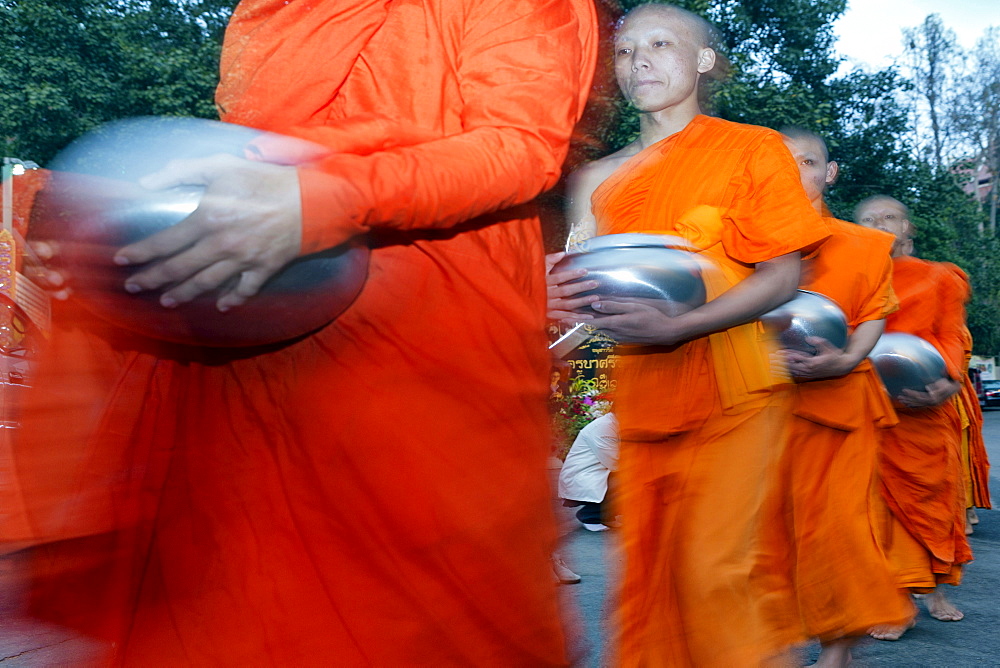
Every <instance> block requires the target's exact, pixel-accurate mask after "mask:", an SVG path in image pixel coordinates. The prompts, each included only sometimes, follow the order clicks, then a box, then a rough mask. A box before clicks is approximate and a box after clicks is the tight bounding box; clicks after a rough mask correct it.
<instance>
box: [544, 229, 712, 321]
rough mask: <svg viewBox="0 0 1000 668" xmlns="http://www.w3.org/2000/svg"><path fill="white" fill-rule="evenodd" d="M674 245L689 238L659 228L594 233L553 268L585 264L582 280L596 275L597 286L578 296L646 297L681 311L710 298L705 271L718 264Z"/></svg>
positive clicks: (668, 311)
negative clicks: (650, 231) (649, 231)
mask: <svg viewBox="0 0 1000 668" xmlns="http://www.w3.org/2000/svg"><path fill="white" fill-rule="evenodd" d="M668 246H670V247H668ZM674 246H685V242H684V241H683V240H682V239H679V238H677V237H673V236H667V235H659V234H608V235H603V236H599V237H593V238H591V239H587V240H586V241H584V242H582V243H581V244H578V245H577V246H575V247H574V252H571V253H570V254H569V255H567V256H566V257H564V258H563V259H562V260H560V261H559V262H558V263H557V264H556V266H555V267H553V269H552V271H553V272H561V271H573V270H576V269H586V270H587V275H586V276H584V277H583V278H581V279H579V281H597V287H596V288H594V289H593V290H588V291H586V292H582V293H580V295H578V296H586V295H598V296H600V298H601V299H604V300H609V301H624V302H642V303H646V304H650V305H652V306H655V307H656V308H659V309H660V310H661V311H663V312H664V313H666V314H667V315H679V314H681V313H684V312H686V311H690V310H692V309H695V308H697V307H699V306H701V305H702V304H704V303H705V299H706V293H705V283H704V280H703V274H704V273H705V272H706V271H711V270H713V269H714V267H713V265H712V264H711V263H710V262H708V261H707V260H706V259H705V258H703V257H702V256H700V255H698V254H696V253H693V252H691V251H690V250H679V249H678V248H676V247H674ZM685 247H686V246H685ZM574 282H578V281H574ZM586 310H587V311H588V312H591V313H592V312H593V311H592V310H591V309H590V308H589V307H588V308H587V309H586Z"/></svg>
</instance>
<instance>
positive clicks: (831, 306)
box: [760, 290, 847, 355]
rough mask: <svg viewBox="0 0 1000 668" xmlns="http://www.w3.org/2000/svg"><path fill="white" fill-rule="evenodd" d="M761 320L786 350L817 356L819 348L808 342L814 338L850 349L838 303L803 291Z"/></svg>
mask: <svg viewBox="0 0 1000 668" xmlns="http://www.w3.org/2000/svg"><path fill="white" fill-rule="evenodd" d="M760 320H761V322H763V323H764V326H765V327H766V328H767V330H768V331H769V332H771V333H772V334H773V335H774V336H776V337H777V338H778V340H779V342H780V344H781V347H782V348H785V349H789V350H799V351H801V352H804V353H809V354H810V355H815V354H816V353H817V350H816V347H815V346H813V345H810V344H809V343H808V342H807V341H806V339H808V338H809V337H812V336H816V337H819V338H821V339H826V340H827V341H829V342H830V343H831V344H833V346H834V347H835V348H840V349H841V350H843V349H844V347H845V346H846V345H847V318H845V317H844V312H843V311H841V310H840V307H839V306H837V304H836V302H834V301H833V300H831V299H829V298H828V297H825V296H823V295H821V294H819V293H818V292H810V291H809V290H799V291H798V294H797V295H796V296H795V297H794V298H793V299H791V300H789V301H787V302H785V303H784V304H782V305H781V306H779V307H778V308H776V309H774V310H772V311H768V312H767V313H765V314H764V315H762V316H761V317H760Z"/></svg>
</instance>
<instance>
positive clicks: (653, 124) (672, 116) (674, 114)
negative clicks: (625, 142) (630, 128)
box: [639, 106, 701, 148]
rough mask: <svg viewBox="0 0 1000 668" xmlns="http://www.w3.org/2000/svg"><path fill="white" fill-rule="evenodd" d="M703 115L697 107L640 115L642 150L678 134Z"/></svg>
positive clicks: (640, 142)
mask: <svg viewBox="0 0 1000 668" xmlns="http://www.w3.org/2000/svg"><path fill="white" fill-rule="evenodd" d="M700 113H701V109H699V108H698V107H697V106H684V107H680V108H671V109H664V110H662V111H652V112H648V113H644V114H640V115H639V144H640V146H641V148H646V147H648V146H652V145H653V144H655V143H656V142H658V141H661V140H663V139H666V138H667V137H669V136H670V135H673V134H677V133H678V132H680V131H681V130H683V129H684V128H686V127H687V126H688V124H689V123H690V122H691V121H693V120H694V117H695V116H697V115H698V114H700Z"/></svg>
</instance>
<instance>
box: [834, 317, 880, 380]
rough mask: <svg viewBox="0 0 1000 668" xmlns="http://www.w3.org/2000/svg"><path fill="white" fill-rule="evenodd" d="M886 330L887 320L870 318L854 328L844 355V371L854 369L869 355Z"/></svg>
mask: <svg viewBox="0 0 1000 668" xmlns="http://www.w3.org/2000/svg"><path fill="white" fill-rule="evenodd" d="M884 330H885V320H868V321H866V322H863V323H861V324H860V325H858V326H857V327H855V328H854V332H853V333H852V334H851V336H850V338H849V339H848V340H847V348H846V349H845V350H844V354H843V357H842V360H843V366H844V373H848V372H850V371H853V370H854V369H855V368H856V367H857V366H858V365H859V364H861V360H863V359H865V357H867V356H868V353H870V352H871V351H872V348H874V347H875V344H876V343H878V339H879V337H880V336H882V332H883V331H884Z"/></svg>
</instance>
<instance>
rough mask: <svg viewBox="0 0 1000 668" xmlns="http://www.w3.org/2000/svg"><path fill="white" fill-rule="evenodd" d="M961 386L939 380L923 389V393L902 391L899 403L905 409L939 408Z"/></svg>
mask: <svg viewBox="0 0 1000 668" xmlns="http://www.w3.org/2000/svg"><path fill="white" fill-rule="evenodd" d="M961 389H962V386H961V385H960V384H959V383H958V382H956V381H954V380H952V379H951V378H939V379H938V380H935V381H934V382H933V383H931V384H930V385H928V386H927V387H926V388H925V391H924V392H920V391H917V390H903V392H902V394H901V395H900V397H899V402H900V403H901V404H903V405H904V406H906V407H907V408H930V407H931V406H940V405H941V404H943V403H944V402H945V401H947V400H948V399H949V398H950V397H951V396H952V395H953V394H955V393H957V392H958V391H959V390H961Z"/></svg>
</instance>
